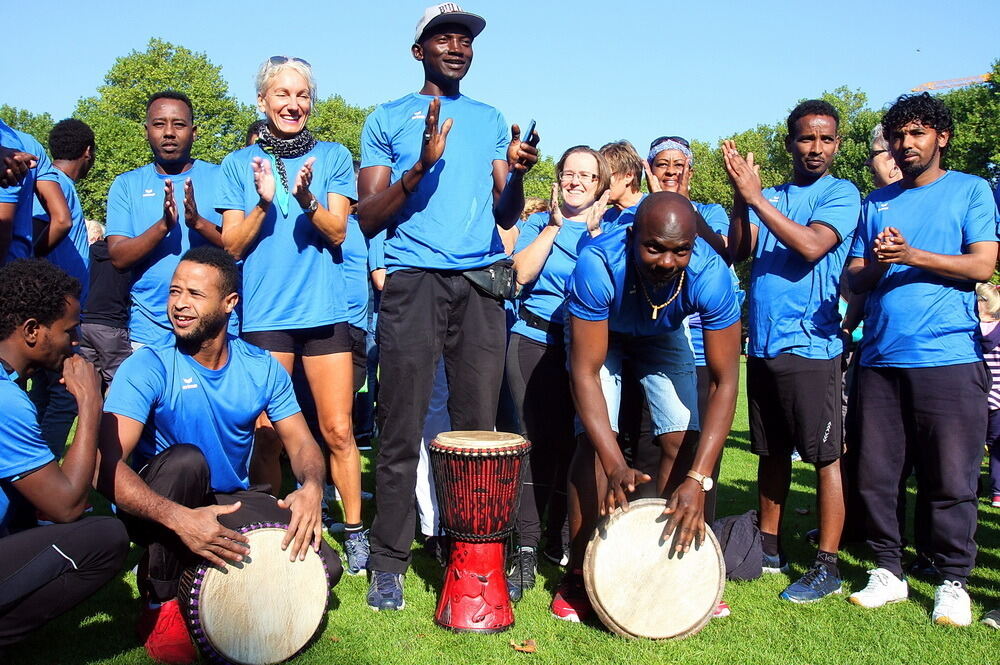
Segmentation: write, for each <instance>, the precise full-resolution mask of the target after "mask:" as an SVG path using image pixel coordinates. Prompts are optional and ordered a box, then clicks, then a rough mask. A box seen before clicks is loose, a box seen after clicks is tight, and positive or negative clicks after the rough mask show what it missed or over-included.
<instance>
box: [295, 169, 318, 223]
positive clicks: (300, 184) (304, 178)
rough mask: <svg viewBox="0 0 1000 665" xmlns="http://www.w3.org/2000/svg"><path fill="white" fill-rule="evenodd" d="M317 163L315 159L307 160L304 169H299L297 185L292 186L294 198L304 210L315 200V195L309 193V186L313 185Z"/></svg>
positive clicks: (296, 178) (296, 177) (296, 179)
mask: <svg viewBox="0 0 1000 665" xmlns="http://www.w3.org/2000/svg"><path fill="white" fill-rule="evenodd" d="M315 163H316V158H315V157H310V158H309V159H307V160H306V163H305V164H303V165H302V168H301V169H299V172H298V174H297V175H296V176H295V185H293V186H292V196H294V197H295V200H296V201H298V202H299V205H300V206H302V209H303V210H305V209H306V208H308V207H309V204H310V203H312V200H313V194H312V192H310V191H309V185H310V184H312V180H313V164H315Z"/></svg>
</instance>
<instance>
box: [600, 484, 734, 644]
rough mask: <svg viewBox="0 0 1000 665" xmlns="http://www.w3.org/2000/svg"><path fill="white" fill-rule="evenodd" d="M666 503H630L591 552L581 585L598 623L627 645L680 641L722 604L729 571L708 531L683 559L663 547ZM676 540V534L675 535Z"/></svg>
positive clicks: (604, 527)
mask: <svg viewBox="0 0 1000 665" xmlns="http://www.w3.org/2000/svg"><path fill="white" fill-rule="evenodd" d="M666 507H667V502H666V501H665V500H664V499H639V500H637V501H630V502H629V509H628V511H627V512H624V511H622V510H621V509H618V510H616V511H615V512H613V513H611V515H609V516H608V517H607V518H606V519H605V520H604V521H602V522H601V523H600V524H599V525H598V527H597V529H596V530H595V531H594V535H593V536H591V538H590V542H589V543H588V544H587V554H586V556H585V557H584V561H583V581H584V585H585V586H586V589H587V596H588V597H589V598H590V603H591V605H593V607H594V611H595V612H596V613H597V616H598V617H600V619H601V621H602V622H603V623H604V625H605V626H607V627H608V629H609V630H611V631H613V632H615V633H618V634H619V635H622V636H624V637H646V638H649V639H655V640H663V639H670V638H675V639H680V638H684V637H689V636H691V635H694V634H695V633H697V632H698V631H699V630H701V629H702V628H703V627H704V626H705V624H706V623H708V621H709V619H711V618H712V612H713V611H714V610H715V608H716V606H718V604H719V601H720V600H722V590H723V589H724V588H725V584H726V564H725V561H724V560H723V558H722V550H721V549H720V548H719V542H718V541H717V540H716V539H715V535H714V534H713V533H712V530H711V529H708V528H706V530H705V542H704V543H702V545H701V547H695V545H694V544H692V545H691V549H690V550H689V551H688V552H686V553H684V554H679V553H677V552H675V551H674V549H673V547H674V537H670V538H669V539H668V540H666V541H664V540H663V527H664V524H665V520H664V517H663V509H664V508H666ZM675 535H676V532H675Z"/></svg>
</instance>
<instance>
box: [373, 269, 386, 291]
mask: <svg viewBox="0 0 1000 665" xmlns="http://www.w3.org/2000/svg"><path fill="white" fill-rule="evenodd" d="M372 286H373V287H375V290H376V291H381V290H383V289H384V288H385V268H376V269H375V270H372Z"/></svg>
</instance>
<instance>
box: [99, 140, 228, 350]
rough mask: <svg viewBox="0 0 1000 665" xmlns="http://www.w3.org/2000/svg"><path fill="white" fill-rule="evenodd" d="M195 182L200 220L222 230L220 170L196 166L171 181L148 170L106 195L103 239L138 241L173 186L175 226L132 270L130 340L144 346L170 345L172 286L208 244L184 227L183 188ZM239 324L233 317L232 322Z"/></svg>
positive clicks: (119, 181) (126, 177) (123, 178)
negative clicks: (216, 206)
mask: <svg viewBox="0 0 1000 665" xmlns="http://www.w3.org/2000/svg"><path fill="white" fill-rule="evenodd" d="M188 178H191V183H192V184H193V185H194V198H195V202H196V203H197V204H198V214H200V215H201V216H202V217H204V218H205V219H207V220H208V221H209V222H211V223H212V224H216V225H221V224H222V217H221V216H220V215H219V214H218V213H217V212H216V211H215V210H213V209H212V201H213V199H214V198H215V197H216V195H217V194H216V192H217V189H218V186H219V167H218V166H217V165H216V164H209V163H208V162H203V161H201V160H200V159H196V160H194V163H193V164H192V165H191V168H190V169H188V170H187V171H185V172H184V173H179V174H177V175H167V174H165V173H160V172H159V171H157V170H156V166H155V165H154V164H146V165H145V166H140V167H139V168H137V169H134V170H132V171H129V172H127V173H123V174H121V175H120V176H118V177H117V178H115V180H114V182H113V183H111V190H110V191H109V192H108V224H107V231H106V232H105V235H106V236H107V237H109V238H110V237H111V236H123V237H125V238H135V237H138V236H140V235H142V234H143V233H145V232H146V231H147V230H148V229H149V227H151V226H153V224H155V223H156V222H158V221H159V220H160V219H161V218H162V217H163V187H164V186H165V185H166V183H167V181H168V180H170V181H172V182H173V187H174V202H175V204H176V206H177V224H175V225H174V227H173V228H172V229H170V232H169V233H167V235H166V236H164V238H163V239H162V240H160V242H159V243H157V245H156V247H154V248H153V251H151V252H150V253H149V254H147V255H146V256H145V257H144V258H143V259H142V260H141V261H139V262H138V263H136V264H135V265H134V266H132V294H131V295H132V306H131V309H130V311H129V336H130V338H131V340H132V341H133V342H141V343H142V344H159V343H167V342H170V341H172V340H173V328H172V326H171V325H170V321H169V320H168V319H167V296H168V294H169V292H170V280H171V278H172V277H173V275H174V270H176V269H177V264H178V263H180V262H181V256H183V255H184V253H185V252H187V251H188V250H189V249H191V248H192V247H198V246H200V245H207V244H209V241H208V240H206V239H205V236H203V235H201V234H200V233H198V232H197V231H195V230H194V229H190V228H188V227H187V225H186V224H184V183H185V181H186V180H187V179H188ZM231 321H233V322H235V317H234V318H233V319H231Z"/></svg>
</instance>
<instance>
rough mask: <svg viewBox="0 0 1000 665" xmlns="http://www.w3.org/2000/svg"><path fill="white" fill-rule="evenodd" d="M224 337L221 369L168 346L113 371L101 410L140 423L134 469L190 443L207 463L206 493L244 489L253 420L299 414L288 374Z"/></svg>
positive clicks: (150, 349) (147, 349) (141, 353)
mask: <svg viewBox="0 0 1000 665" xmlns="http://www.w3.org/2000/svg"><path fill="white" fill-rule="evenodd" d="M228 340H229V359H228V360H227V362H226V365H225V366H224V367H223V368H222V369H218V370H211V369H208V368H207V367H205V366H203V365H201V364H200V363H198V362H197V361H196V360H194V358H192V357H191V356H189V355H187V354H184V353H181V352H180V351H179V350H178V349H177V347H176V346H175V345H173V344H163V345H155V346H144V347H143V348H141V349H139V350H138V351H136V352H135V353H133V354H132V355H131V356H129V357H128V358H126V359H125V362H123V363H122V364H121V366H120V367H119V368H118V373H117V374H115V380H114V381H113V382H112V384H111V389H110V391H109V392H108V397H107V399H106V400H105V402H104V410H105V412H107V413H115V414H118V415H121V416H125V417H127V418H131V419H133V420H136V421H138V422H141V423H145V425H146V427H145V429H144V430H143V432H142V438H141V439H140V440H139V445H138V446H137V447H136V449H135V451H134V453H133V456H132V466H133V467H134V468H136V469H139V468H141V467H142V466H143V465H144V464H146V463H147V462H148V461H149V460H150V458H152V457H153V456H154V455H156V454H158V453H161V452H163V451H164V450H166V449H167V448H169V447H170V446H173V445H176V444H179V443H190V444H193V445H195V446H198V448H200V449H201V451H202V452H203V453H204V454H205V459H206V460H208V467H209V469H210V470H211V473H212V490H213V491H215V492H235V491H236V490H239V489H246V488H247V487H248V485H249V479H248V473H249V472H248V465H249V463H250V457H251V455H252V454H253V439H254V429H255V428H256V423H257V418H258V417H259V416H260V414H261V413H262V412H266V413H267V417H268V418H269V419H270V420H271V421H272V422H277V421H279V420H283V419H284V418H288V417H289V416H293V415H295V414H296V413H299V411H300V409H299V405H298V402H296V401H295V392H294V391H293V390H292V380H291V377H290V376H289V375H288V372H287V371H285V369H284V368H283V367H282V366H281V365H280V364H279V363H278V361H277V360H275V359H274V357H273V356H272V355H271V354H270V353H268V352H267V351H264V350H263V349H259V348H257V347H256V346H253V345H252V344H248V343H246V342H244V341H243V340H241V339H239V338H238V337H233V336H229V338H228Z"/></svg>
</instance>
